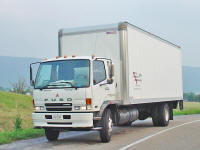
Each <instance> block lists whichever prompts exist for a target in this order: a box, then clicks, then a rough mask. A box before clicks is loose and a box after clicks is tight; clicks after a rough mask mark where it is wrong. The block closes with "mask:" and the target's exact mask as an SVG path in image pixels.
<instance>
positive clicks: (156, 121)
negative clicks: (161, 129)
mask: <svg viewBox="0 0 200 150" xmlns="http://www.w3.org/2000/svg"><path fill="white" fill-rule="evenodd" d="M158 115H159V114H158V105H155V106H154V107H153V110H152V121H153V125H154V126H159V116H158Z"/></svg>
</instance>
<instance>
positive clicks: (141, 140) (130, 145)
mask: <svg viewBox="0 0 200 150" xmlns="http://www.w3.org/2000/svg"><path fill="white" fill-rule="evenodd" d="M199 121H200V120H194V121H191V122H186V123H183V124H181V125H177V126H174V127H171V128H168V129H165V130H162V131H159V132H157V133H155V134H152V135H149V136H147V137H144V138H142V139H140V140H138V141H135V142H133V143H131V144H129V145H126V146H124V147H121V148H120V149H119V150H126V149H128V148H130V147H132V146H134V145H136V144H139V143H141V142H144V141H146V140H148V139H150V138H152V137H154V136H156V135H159V134H162V133H164V132H167V131H170V130H172V129H175V128H178V127H181V126H184V125H187V124H191V123H195V122H199Z"/></svg>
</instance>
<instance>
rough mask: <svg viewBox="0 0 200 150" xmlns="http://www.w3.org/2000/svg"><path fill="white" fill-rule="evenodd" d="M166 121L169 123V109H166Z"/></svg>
mask: <svg viewBox="0 0 200 150" xmlns="http://www.w3.org/2000/svg"><path fill="white" fill-rule="evenodd" d="M165 120H166V121H168V120H169V111H168V109H167V108H166V107H165Z"/></svg>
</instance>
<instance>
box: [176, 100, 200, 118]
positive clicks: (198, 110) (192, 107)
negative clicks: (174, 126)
mask: <svg viewBox="0 0 200 150" xmlns="http://www.w3.org/2000/svg"><path fill="white" fill-rule="evenodd" d="M183 107H184V109H183V111H180V110H179V108H178V109H175V110H174V115H190V114H200V102H184V104H183Z"/></svg>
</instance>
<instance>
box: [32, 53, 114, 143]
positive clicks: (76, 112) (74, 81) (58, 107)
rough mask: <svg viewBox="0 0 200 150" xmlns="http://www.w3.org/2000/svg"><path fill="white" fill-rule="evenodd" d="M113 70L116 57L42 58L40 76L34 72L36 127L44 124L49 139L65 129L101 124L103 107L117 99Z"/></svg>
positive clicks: (34, 117) (34, 115)
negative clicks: (113, 61) (111, 58)
mask: <svg viewBox="0 0 200 150" xmlns="http://www.w3.org/2000/svg"><path fill="white" fill-rule="evenodd" d="M32 65H33V64H32ZM32 65H31V68H30V69H31V74H32ZM113 72H114V71H113V64H112V60H110V59H107V58H98V57H95V56H88V57H86V56H85V57H78V56H71V57H66V56H65V57H62V58H58V57H57V58H56V59H50V60H45V61H42V62H40V65H39V69H38V72H37V75H36V79H35V80H33V79H32V75H31V84H32V85H33V86H34V91H33V99H34V100H33V101H34V112H33V113H32V118H33V122H34V127H35V128H44V129H45V132H46V136H47V138H48V139H49V140H54V139H56V138H57V136H58V134H59V131H60V130H62V129H68V130H69V129H70V130H73V129H76V130H79V129H80V128H85V129H93V128H96V127H98V123H99V121H98V120H100V119H101V117H100V116H101V115H100V114H99V113H100V110H101V109H103V108H101V107H102V106H104V105H103V104H104V103H111V102H112V100H114V99H115V86H116V85H115V84H114V73H113ZM53 135H54V136H53ZM55 135H57V136H55Z"/></svg>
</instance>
